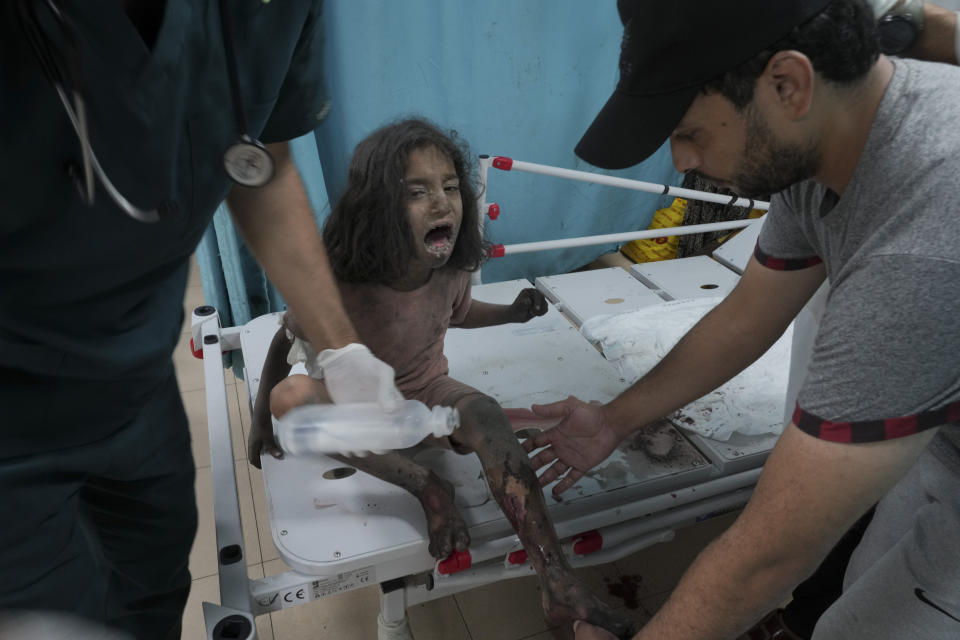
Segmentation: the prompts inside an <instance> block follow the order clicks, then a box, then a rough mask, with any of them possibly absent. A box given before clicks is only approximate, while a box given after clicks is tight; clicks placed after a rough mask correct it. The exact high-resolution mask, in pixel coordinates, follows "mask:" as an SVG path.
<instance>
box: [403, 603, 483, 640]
mask: <svg viewBox="0 0 960 640" xmlns="http://www.w3.org/2000/svg"><path fill="white" fill-rule="evenodd" d="M407 617H408V618H409V621H410V630H411V632H412V633H413V637H414V638H416V640H471V637H470V633H469V632H468V631H467V625H466V622H464V620H463V616H462V615H461V614H460V608H459V607H458V606H457V602H456V600H455V599H454V597H453V596H447V597H445V598H440V599H439V600H433V601H431V602H426V603H424V604H418V605H416V606H414V607H410V608H409V609H407ZM477 637H479V636H477Z"/></svg>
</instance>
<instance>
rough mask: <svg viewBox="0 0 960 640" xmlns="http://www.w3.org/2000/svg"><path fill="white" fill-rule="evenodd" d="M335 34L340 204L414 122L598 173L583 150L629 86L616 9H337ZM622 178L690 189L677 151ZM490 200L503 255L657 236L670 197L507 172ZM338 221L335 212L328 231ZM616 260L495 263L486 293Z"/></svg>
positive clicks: (333, 146)
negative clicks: (380, 145)
mask: <svg viewBox="0 0 960 640" xmlns="http://www.w3.org/2000/svg"><path fill="white" fill-rule="evenodd" d="M325 20H326V25H325V28H326V34H327V40H326V59H325V67H326V74H327V83H328V87H329V93H330V96H331V99H332V109H331V111H330V115H329V116H328V118H327V120H325V121H324V123H323V124H322V125H321V126H320V127H319V129H318V130H317V132H316V134H317V142H318V146H319V157H320V163H321V165H322V166H323V177H324V178H325V180H326V184H325V186H326V190H327V192H328V193H329V194H330V197H332V198H336V197H337V195H339V193H340V192H341V190H342V189H343V186H344V182H345V180H346V171H347V161H348V159H349V157H350V154H351V152H352V150H353V147H354V146H355V145H356V143H357V142H359V141H360V139H362V138H363V137H364V136H365V135H366V134H367V133H369V132H370V131H371V130H372V129H373V128H375V127H377V126H379V125H381V124H383V123H385V122H387V121H390V120H394V119H397V118H399V117H403V116H406V115H414V114H416V115H424V116H426V117H428V118H430V119H432V120H434V121H435V122H437V123H438V124H440V125H441V126H443V127H447V128H452V129H455V130H457V131H458V133H459V134H460V135H461V136H462V137H464V138H465V139H466V140H467V141H468V142H469V144H470V147H471V150H472V152H473V153H474V155H476V154H480V153H485V154H489V155H506V156H511V157H513V158H515V159H518V160H527V161H530V162H537V163H542V164H550V165H556V166H560V167H565V168H571V169H586V170H596V169H594V168H592V167H590V166H588V165H585V163H583V162H581V161H580V160H579V159H578V158H577V157H576V156H575V155H574V154H573V148H574V146H575V145H576V143H577V141H578V140H579V137H580V135H581V134H582V133H583V131H584V130H585V129H586V127H587V126H588V125H589V123H590V122H591V120H592V119H593V117H594V115H596V113H597V112H598V111H599V109H600V108H601V107H602V106H603V104H604V102H606V100H607V98H608V97H609V95H610V92H611V91H612V89H613V87H614V86H615V84H616V81H617V58H618V55H619V47H620V34H621V27H620V23H619V20H618V18H617V13H616V9H615V4H614V3H613V2H603V3H600V2H596V3H595V2H582V1H574V0H552V1H548V0H526V1H522V2H520V1H517V0H484V1H483V2H450V1H443V0H403V1H399V0H398V1H394V2H380V1H377V2H375V1H373V0H332V1H330V2H328V3H327V5H326V8H325ZM638 117H642V115H640V114H638ZM305 173H308V172H305ZM609 173H612V174H613V175H622V176H625V177H634V178H638V179H642V180H647V181H650V182H669V183H671V184H678V183H679V179H680V177H679V175H678V174H677V173H676V172H674V170H673V168H672V164H671V162H670V157H669V151H668V150H667V149H666V148H664V149H661V150H660V151H659V152H658V153H657V154H656V155H655V156H653V157H652V158H651V159H650V160H648V161H647V162H645V163H644V164H642V165H639V166H637V167H634V168H632V169H629V170H625V171H619V172H609ZM305 178H306V179H307V181H308V182H311V181H314V180H318V179H321V178H320V176H317V175H314V174H308V175H306V176H305ZM487 200H488V201H492V202H497V203H499V204H500V205H501V209H502V215H501V217H500V219H499V220H497V221H495V222H490V223H489V224H488V227H487V229H488V233H487V235H488V237H489V238H490V240H492V241H494V242H498V243H512V242H527V241H534V240H547V239H553V238H561V237H571V236H580V235H594V234H600V233H613V232H619V231H629V230H633V229H643V228H646V227H647V225H648V224H649V222H650V219H651V217H652V215H653V211H654V210H655V209H656V208H657V207H658V206H662V205H663V204H664V203H663V201H662V200H661V199H660V198H659V197H658V196H652V195H648V194H641V193H637V192H628V191H624V190H621V189H612V188H609V187H600V186H596V185H590V184H586V183H574V182H569V181H565V180H558V179H556V178H550V177H544V176H532V175H530V174H523V173H519V172H515V171H514V172H510V173H509V174H507V173H504V172H500V171H496V170H492V171H491V173H490V184H489V189H488V197H487ZM328 211H329V208H328V207H322V211H320V212H319V214H320V217H321V218H323V217H325V216H326V213H327V212H328ZM613 248H615V247H614V245H606V246H601V247H587V248H580V249H568V250H562V251H549V252H544V253H533V254H519V255H515V256H508V257H506V258H500V259H494V260H491V261H490V262H489V263H488V264H487V265H486V266H485V267H484V278H483V280H484V281H485V282H492V281H497V280H504V279H510V278H517V277H529V278H533V277H536V276H538V275H545V274H553V273H559V272H564V271H569V270H570V269H572V268H575V267H578V266H581V265H583V264H586V263H587V262H590V261H591V260H593V259H594V258H596V257H597V256H598V255H600V254H602V253H604V252H605V251H609V250H611V249H613Z"/></svg>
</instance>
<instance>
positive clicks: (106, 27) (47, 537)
mask: <svg viewBox="0 0 960 640" xmlns="http://www.w3.org/2000/svg"><path fill="white" fill-rule="evenodd" d="M228 1H229V7H230V10H229V19H228V20H227V21H226V24H224V23H223V22H222V21H221V17H222V16H221V12H220V9H221V7H222V6H224V3H223V2H221V3H219V4H218V2H216V0H165V1H164V0H153V1H147V0H126V1H124V0H57V1H55V2H52V3H50V2H47V0H43V1H39V0H10V1H8V2H3V3H2V4H0V129H2V136H0V139H2V143H0V185H2V188H0V521H2V523H3V525H2V526H0V612H2V610H5V609H6V610H23V609H56V610H64V611H69V612H72V613H75V614H79V615H82V616H84V617H87V618H90V619H93V620H98V621H101V622H105V623H107V624H108V625H110V626H112V627H115V628H118V629H121V630H124V631H126V632H128V633H130V634H131V635H133V636H134V637H135V638H138V639H141V638H144V639H146V638H179V637H180V619H181V615H182V612H183V608H184V605H185V603H186V599H187V594H188V591H189V588H190V574H189V572H188V569H187V564H188V555H189V552H190V548H191V545H192V543H193V538H194V533H195V530H196V522H197V515H196V505H195V498H194V487H193V483H194V461H193V459H192V456H191V449H190V435H189V431H188V425H187V418H186V415H185V412H184V409H183V406H182V405H181V401H180V394H179V390H178V386H177V382H176V379H175V375H174V369H173V365H172V360H171V354H172V352H173V349H174V346H175V345H176V344H177V340H178V337H179V335H180V332H181V327H182V323H183V319H184V318H183V308H182V304H183V296H184V292H185V287H186V283H187V272H188V258H189V257H190V255H191V254H192V253H193V251H194V249H195V247H196V245H197V243H198V241H199V240H200V237H201V235H202V234H203V232H204V230H205V229H206V228H207V225H208V224H209V222H210V220H211V217H212V215H213V212H214V210H215V208H216V207H217V206H218V204H219V203H220V202H221V201H222V200H224V199H226V201H227V203H228V205H229V209H230V211H231V214H232V216H233V219H234V221H235V223H236V225H237V227H238V228H239V229H240V231H241V233H242V234H243V236H244V238H245V239H246V241H247V243H248V244H249V246H250V247H251V249H252V251H253V253H254V255H255V256H256V257H257V259H258V260H259V261H260V262H261V264H262V265H263V267H264V269H265V270H266V272H267V275H268V276H269V278H270V279H271V280H272V282H273V283H274V284H275V285H276V286H277V287H278V289H279V290H280V292H281V293H282V295H283V296H284V298H285V299H286V300H287V302H288V303H289V305H290V307H291V309H293V310H294V311H295V313H296V315H297V318H298V319H299V320H300V322H301V324H302V325H303V326H304V328H305V331H306V333H307V335H308V336H309V338H310V340H311V342H313V344H314V345H315V346H316V347H317V349H318V351H321V350H326V351H322V352H321V356H324V355H326V359H327V362H328V363H330V367H329V370H328V369H326V368H325V372H327V373H328V378H329V380H330V384H331V388H333V387H335V386H337V384H338V383H339V386H340V388H341V389H342V390H343V392H342V393H341V394H340V397H337V394H334V399H335V400H337V401H343V400H351V401H360V400H368V401H380V402H381V404H383V405H385V406H387V405H389V403H390V402H392V398H393V397H394V396H393V394H395V393H396V389H395V387H394V386H393V372H392V370H391V369H390V368H389V367H387V366H386V365H385V364H383V363H382V362H380V361H379V360H377V359H376V358H374V357H373V356H372V355H371V354H370V353H369V351H368V350H366V348H365V347H359V346H358V345H356V344H353V343H356V342H357V337H356V333H355V332H354V329H353V327H352V326H351V324H350V322H349V320H348V319H347V317H346V315H345V314H344V313H343V309H342V306H341V302H340V298H339V294H338V292H337V289H336V286H335V284H334V281H333V279H332V277H331V274H330V269H329V265H328V263H327V259H326V253H325V251H324V248H323V244H322V241H321V239H320V236H319V234H318V232H317V228H316V224H315V221H314V217H313V214H312V212H311V210H310V206H309V204H308V200H307V196H306V194H305V192H304V188H303V185H302V183H301V180H300V176H299V174H298V173H297V170H296V168H295V166H294V164H293V162H292V160H291V156H290V152H289V149H288V146H287V141H288V140H290V139H292V138H294V137H296V136H300V135H302V134H304V133H307V132H309V131H311V130H312V129H313V128H314V127H316V126H317V124H318V122H319V121H320V120H321V119H322V118H323V116H324V114H325V113H326V111H327V109H328V105H327V100H326V96H325V94H324V89H323V82H322V77H321V64H322V63H321V47H322V41H321V34H322V29H321V27H320V2H319V1H311V0H286V1H284V2H273V3H269V2H266V1H261V0H243V1H242V2H241V1H240V0H228ZM58 14H59V17H58ZM225 36H226V38H225ZM225 40H226V42H225ZM230 41H232V46H230V44H229V43H230ZM37 42H39V43H40V45H39V46H38V45H37ZM228 52H232V54H233V56H232V57H233V58H234V61H235V65H234V67H235V72H234V73H233V74H231V73H230V71H229V68H228V63H229V59H230V57H231V56H230V55H228ZM45 55H46V56H52V57H53V58H55V59H57V60H59V61H60V62H61V63H62V68H63V69H66V70H67V71H68V73H66V74H65V76H66V77H65V78H64V79H63V82H62V85H63V86H64V87H65V94H66V95H67V96H68V97H70V96H72V93H73V91H75V90H79V91H80V92H81V93H82V95H83V98H84V101H85V107H86V108H85V121H86V125H87V128H88V134H89V143H90V144H89V147H90V148H92V149H93V152H94V153H95V154H96V158H97V160H98V161H99V163H100V165H101V167H102V169H103V171H104V173H105V174H106V176H107V177H108V178H109V181H110V182H111V183H112V184H113V185H114V187H115V188H116V189H117V191H118V192H119V193H120V194H121V195H122V197H123V198H125V199H126V200H128V201H129V202H130V203H132V204H133V205H134V206H136V207H137V208H139V209H143V210H147V211H151V212H152V211H156V212H157V215H158V216H159V220H158V221H156V222H153V223H144V222H141V221H139V220H137V219H134V217H132V216H131V215H128V213H126V212H125V211H124V210H123V209H122V208H121V207H120V206H118V204H117V199H116V198H114V197H111V195H110V194H108V193H107V191H106V190H105V188H104V186H103V185H104V181H103V180H95V181H94V182H93V184H94V185H95V187H94V189H95V190H94V198H93V202H92V204H91V203H90V202H89V194H88V193H87V192H86V189H85V187H86V183H85V181H84V180H85V176H86V175H87V173H86V172H85V170H84V162H83V158H84V148H85V147H84V146H83V145H81V143H80V142H79V136H78V134H77V132H76V131H75V130H74V128H73V127H72V125H71V122H70V119H69V118H68V116H67V112H66V110H65V108H64V105H63V104H62V102H61V100H60V98H59V97H58V94H57V91H56V89H55V86H54V83H53V82H52V81H51V74H49V73H45V70H44V67H43V66H42V65H41V60H44V56H45ZM54 77H55V76H54ZM244 134H246V135H249V136H250V137H251V138H253V139H257V138H259V139H260V140H261V141H262V142H263V143H264V144H265V147H266V149H267V150H268V151H269V152H270V153H271V154H272V156H273V159H274V163H275V171H274V174H273V176H272V180H270V181H269V182H267V183H266V184H265V185H264V186H260V187H259V188H248V187H243V186H239V185H235V184H234V183H233V182H231V180H230V178H229V177H228V175H227V172H226V170H225V166H224V153H225V151H226V150H227V149H228V148H229V147H231V145H234V144H235V143H236V142H237V140H238V139H239V138H240V137H241V136H242V135H244ZM78 179H79V180H78ZM78 181H79V182H80V183H81V189H78V184H77V183H78ZM348 346H349V348H347V347H348Z"/></svg>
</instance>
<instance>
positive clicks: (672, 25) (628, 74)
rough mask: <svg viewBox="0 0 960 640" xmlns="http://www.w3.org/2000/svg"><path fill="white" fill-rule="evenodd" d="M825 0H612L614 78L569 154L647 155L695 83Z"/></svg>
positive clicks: (676, 118)
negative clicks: (618, 24)
mask: <svg viewBox="0 0 960 640" xmlns="http://www.w3.org/2000/svg"><path fill="white" fill-rule="evenodd" d="M831 1H832V0H619V1H618V2H617V10H618V11H619V12H620V19H621V21H622V22H623V24H624V28H623V41H622V42H621V44H620V81H619V82H618V83H617V88H616V89H615V90H614V92H613V95H612V96H610V99H609V100H607V104H605V105H604V107H603V109H601V110H600V113H599V114H598V115H597V117H596V118H594V120H593V124H591V125H590V128H589V129H587V132H586V133H585V134H584V135H583V138H581V139H580V142H579V143H578V144H577V147H576V149H575V152H576V154H577V155H578V156H580V157H581V158H583V159H584V160H586V161H587V162H589V163H590V164H592V165H594V166H597V167H601V168H603V169H624V168H626V167H630V166H633V165H635V164H637V163H639V162H642V161H643V160H646V159H647V158H648V157H649V156H650V155H651V154H652V153H653V152H654V151H656V150H657V149H658V148H659V147H660V145H662V144H663V143H664V142H665V141H666V140H667V138H669V137H670V134H671V133H672V132H673V130H674V129H675V128H676V126H677V124H678V123H679V122H680V120H681V119H682V118H683V115H684V114H685V113H686V112H687V109H689V108H690V104H691V103H692V102H693V99H694V98H695V97H696V96H697V92H699V91H700V88H701V87H702V86H703V85H704V84H706V83H707V82H709V81H710V80H713V79H714V78H717V77H719V76H721V75H723V74H724V73H726V72H727V71H729V70H730V69H733V68H735V67H737V66H738V65H740V64H742V63H743V62H746V61H747V60H749V59H750V58H752V57H753V56H754V55H756V54H757V53H759V52H760V51H762V50H764V49H766V48H767V47H769V46H771V45H773V44H775V43H776V42H778V41H779V40H782V39H783V38H785V37H786V36H787V35H789V33H790V32H791V31H792V30H793V28H794V27H796V26H798V25H800V24H802V23H804V22H806V21H807V20H809V19H810V18H812V17H813V16H815V15H817V14H818V13H820V12H821V11H823V9H824V8H825V7H826V6H827V5H828V4H830V2H831Z"/></svg>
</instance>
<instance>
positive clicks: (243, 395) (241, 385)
mask: <svg viewBox="0 0 960 640" xmlns="http://www.w3.org/2000/svg"><path fill="white" fill-rule="evenodd" d="M236 380H237V383H236V384H235V385H234V387H235V388H236V390H237V405H238V406H239V407H240V427H241V430H242V432H243V433H242V435H243V437H244V439H246V436H247V434H248V433H250V401H249V400H248V399H247V383H246V382H244V381H243V380H240V379H239V378H237V379H236ZM244 447H246V440H244Z"/></svg>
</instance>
